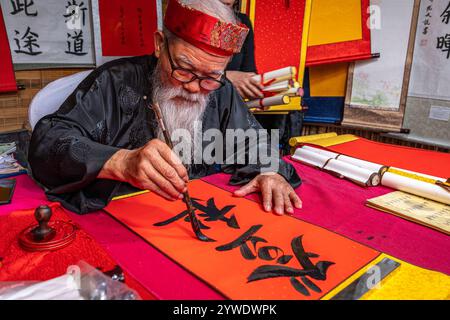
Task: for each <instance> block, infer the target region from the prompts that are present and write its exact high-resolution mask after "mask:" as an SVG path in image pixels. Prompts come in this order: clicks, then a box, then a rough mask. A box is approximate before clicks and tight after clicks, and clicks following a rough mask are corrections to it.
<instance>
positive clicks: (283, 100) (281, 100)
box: [247, 95, 291, 108]
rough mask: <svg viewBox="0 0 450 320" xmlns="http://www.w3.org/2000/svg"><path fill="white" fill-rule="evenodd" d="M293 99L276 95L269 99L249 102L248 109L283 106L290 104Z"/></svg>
mask: <svg viewBox="0 0 450 320" xmlns="http://www.w3.org/2000/svg"><path fill="white" fill-rule="evenodd" d="M290 101H291V98H289V97H288V96H285V95H276V96H273V97H268V98H264V99H256V100H251V101H248V102H247V107H249V108H264V107H271V106H278V105H283V104H288V103H289V102H290Z"/></svg>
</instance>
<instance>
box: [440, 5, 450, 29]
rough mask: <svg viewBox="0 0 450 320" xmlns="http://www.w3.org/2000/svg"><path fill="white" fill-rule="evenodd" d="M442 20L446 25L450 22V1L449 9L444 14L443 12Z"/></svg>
mask: <svg viewBox="0 0 450 320" xmlns="http://www.w3.org/2000/svg"><path fill="white" fill-rule="evenodd" d="M441 18H442V22H443V23H445V24H448V22H449V21H450V1H449V3H448V5H447V8H446V9H445V10H444V12H442V14H441Z"/></svg>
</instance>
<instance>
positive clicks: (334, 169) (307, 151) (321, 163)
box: [292, 146, 380, 186]
mask: <svg viewBox="0 0 450 320" xmlns="http://www.w3.org/2000/svg"><path fill="white" fill-rule="evenodd" d="M338 156H339V154H338V153H334V152H330V151H327V150H322V149H317V148H311V147H308V146H304V147H302V148H298V149H297V150H296V151H295V153H294V155H293V156H292V159H294V160H297V161H299V162H302V163H305V164H308V165H311V166H314V167H317V168H319V169H322V170H325V171H328V172H329V173H332V174H333V175H336V176H338V177H340V178H346V179H348V180H351V181H353V182H354V183H356V184H358V185H361V186H377V185H379V184H380V174H379V173H378V170H371V169H368V168H364V167H360V166H357V165H355V164H352V163H348V162H345V161H342V160H340V159H336V158H337V157H338Z"/></svg>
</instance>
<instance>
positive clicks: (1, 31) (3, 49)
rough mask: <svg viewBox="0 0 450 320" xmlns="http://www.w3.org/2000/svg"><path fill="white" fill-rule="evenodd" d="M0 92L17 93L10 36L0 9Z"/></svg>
mask: <svg viewBox="0 0 450 320" xmlns="http://www.w3.org/2000/svg"><path fill="white" fill-rule="evenodd" d="M0 61H2V63H0V92H9V91H17V85H16V79H15V76H14V69H13V65H12V60H11V51H10V50H9V43H8V36H7V34H6V28H5V23H4V22H3V15H2V8H1V7H0Z"/></svg>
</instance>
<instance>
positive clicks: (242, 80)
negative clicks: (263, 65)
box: [226, 71, 264, 99]
mask: <svg viewBox="0 0 450 320" xmlns="http://www.w3.org/2000/svg"><path fill="white" fill-rule="evenodd" d="M254 75H256V73H253V72H241V71H227V72H226V76H227V78H228V79H229V80H230V81H231V83H233V85H234V87H235V88H236V89H237V91H238V92H239V94H240V96H241V97H243V98H247V99H258V98H264V94H263V93H262V91H261V90H262V89H263V88H264V86H263V85H262V84H261V83H260V82H259V81H256V80H255V79H252V77H253V76H254Z"/></svg>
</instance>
